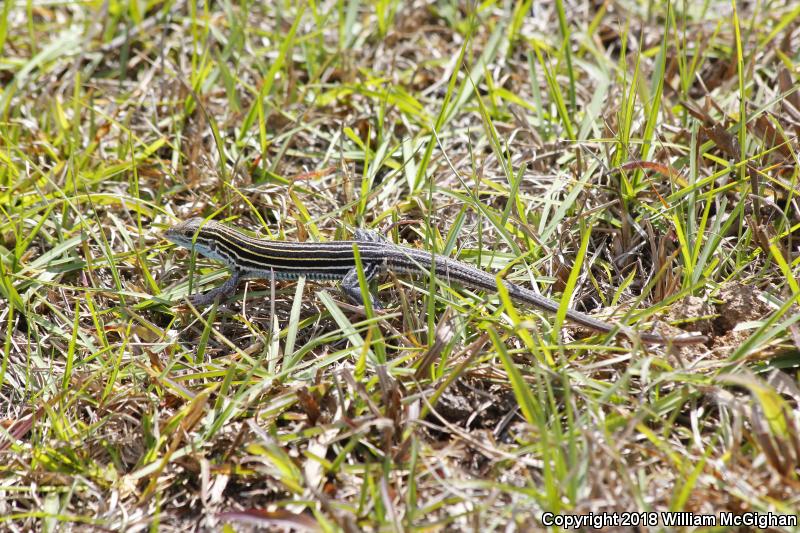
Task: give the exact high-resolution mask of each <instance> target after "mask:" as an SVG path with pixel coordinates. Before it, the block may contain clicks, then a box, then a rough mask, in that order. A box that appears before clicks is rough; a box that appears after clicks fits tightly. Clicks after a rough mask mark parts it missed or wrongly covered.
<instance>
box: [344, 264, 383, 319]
mask: <svg viewBox="0 0 800 533" xmlns="http://www.w3.org/2000/svg"><path fill="white" fill-rule="evenodd" d="M379 270H380V269H379V266H378V265H377V264H375V263H367V264H365V265H364V278H365V279H366V281H367V284H370V282H371V281H372V280H373V279H374V278H375V276H376V275H377V273H378V271H379ZM342 291H344V294H345V295H346V296H347V298H348V299H349V300H350V301H351V302H353V303H355V304H356V305H364V294H363V293H362V292H361V284H360V283H359V282H358V271H357V270H356V269H355V268H354V269H352V270H350V271H349V272H348V273H347V274H346V275H345V277H344V278H343V279H342ZM367 296H368V297H369V300H370V302H372V308H373V309H375V310H376V311H379V310H381V309H382V307H381V304H380V302H378V300H377V299H376V298H375V296H374V295H373V294H372V293H371V292H370V293H367Z"/></svg>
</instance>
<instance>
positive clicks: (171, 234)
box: [164, 217, 212, 249]
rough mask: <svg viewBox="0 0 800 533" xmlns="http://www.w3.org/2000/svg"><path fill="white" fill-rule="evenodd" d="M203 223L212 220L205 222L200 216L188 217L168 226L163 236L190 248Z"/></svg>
mask: <svg viewBox="0 0 800 533" xmlns="http://www.w3.org/2000/svg"><path fill="white" fill-rule="evenodd" d="M204 224H212V222H207V221H206V220H205V219H204V218H202V217H194V218H190V219H189V220H185V221H183V222H180V223H178V224H175V225H174V226H172V227H170V228H169V229H168V230H167V231H166V232H164V238H165V239H167V240H168V241H170V242H174V243H175V244H177V245H178V246H183V247H185V248H189V249H191V248H193V243H194V241H195V236H196V235H197V232H198V231H199V230H200V226H202V225H204Z"/></svg>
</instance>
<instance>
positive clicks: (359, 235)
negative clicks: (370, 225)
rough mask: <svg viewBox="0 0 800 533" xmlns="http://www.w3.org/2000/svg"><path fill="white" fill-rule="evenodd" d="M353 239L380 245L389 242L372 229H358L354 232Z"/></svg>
mask: <svg viewBox="0 0 800 533" xmlns="http://www.w3.org/2000/svg"><path fill="white" fill-rule="evenodd" d="M353 237H354V238H355V240H357V241H364V242H379V243H380V242H388V241H387V240H386V237H384V236H383V235H381V234H380V233H378V232H377V231H375V230H371V229H362V228H356V229H355V230H354V231H353Z"/></svg>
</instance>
